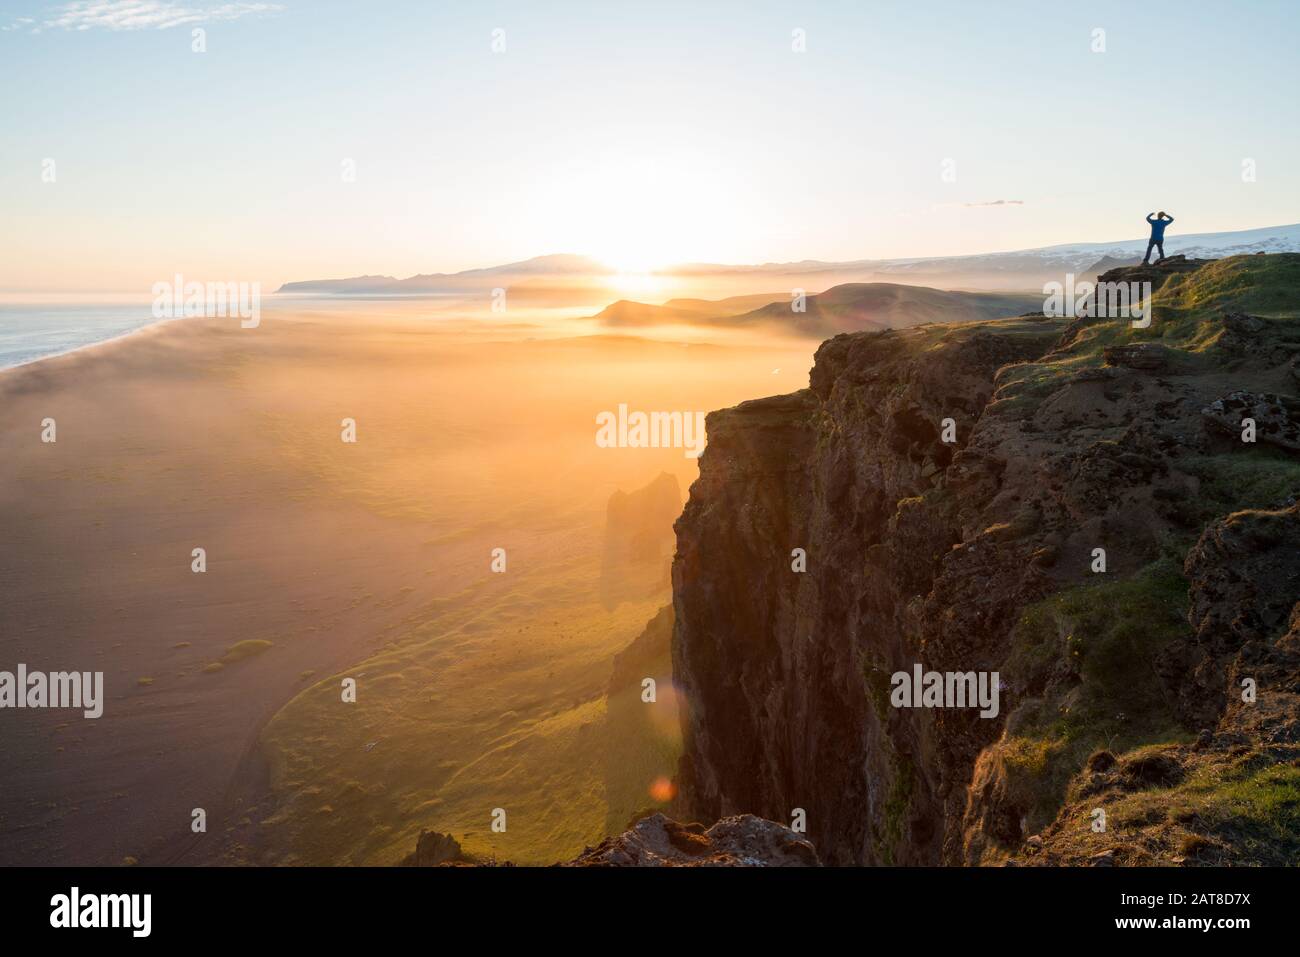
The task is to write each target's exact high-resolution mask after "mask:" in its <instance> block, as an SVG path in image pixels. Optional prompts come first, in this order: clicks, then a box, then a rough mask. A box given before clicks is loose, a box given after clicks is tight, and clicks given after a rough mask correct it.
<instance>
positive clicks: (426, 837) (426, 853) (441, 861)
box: [402, 830, 467, 867]
mask: <svg viewBox="0 0 1300 957" xmlns="http://www.w3.org/2000/svg"><path fill="white" fill-rule="evenodd" d="M466 862H467V861H466V858H465V856H464V854H462V853H461V849H460V842H459V841H457V840H456V839H455V838H454V837H452V836H451V835H450V834H439V833H438V832H436V831H424V830H422V831H420V837H419V839H418V840H417V841H416V842H415V853H414V854H410V855H408V856H407V858H406V859H405V860H404V861H402V866H403V867H440V866H443V865H446V864H456V863H466Z"/></svg>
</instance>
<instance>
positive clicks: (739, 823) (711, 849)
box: [565, 814, 821, 867]
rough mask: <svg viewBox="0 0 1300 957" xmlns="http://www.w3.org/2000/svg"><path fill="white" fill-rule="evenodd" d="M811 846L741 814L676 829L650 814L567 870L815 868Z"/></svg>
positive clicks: (792, 834)
mask: <svg viewBox="0 0 1300 957" xmlns="http://www.w3.org/2000/svg"><path fill="white" fill-rule="evenodd" d="M820 864H821V862H820V861H819V860H818V859H817V852H816V851H815V850H814V849H813V846H812V845H811V844H809V843H808V842H807V841H806V840H804V839H803V838H801V837H800V836H799V835H798V834H796V833H795V832H794V831H792V830H790V829H789V828H788V827H785V826H784V825H781V824H776V823H774V822H773V821H765V820H763V819H762V818H757V817H754V816H753V815H751V814H742V815H739V816H737V817H729V818H727V819H726V820H723V821H719V822H718V823H717V824H714V825H713V826H712V827H710V828H705V827H704V826H703V825H702V824H679V823H677V822H676V821H674V820H672V819H670V818H667V817H664V816H663V815H662V814H652V815H650V816H649V817H646V818H643V819H641V820H640V821H638V822H637V823H636V824H634V825H633V826H632V827H630V828H629V829H628V830H626V831H624V832H623V833H622V834H619V835H617V836H615V837H611V838H607V839H606V840H604V841H602V842H601V843H600V845H599V846H597V847H594V848H588V849H587V850H585V851H583V853H582V854H581V855H579V856H578V857H577V858H575V859H574V860H572V861H570V862H569V863H568V864H567V865H565V866H566V867H818V866H820Z"/></svg>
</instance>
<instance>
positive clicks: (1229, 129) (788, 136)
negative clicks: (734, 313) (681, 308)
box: [0, 0, 1300, 293]
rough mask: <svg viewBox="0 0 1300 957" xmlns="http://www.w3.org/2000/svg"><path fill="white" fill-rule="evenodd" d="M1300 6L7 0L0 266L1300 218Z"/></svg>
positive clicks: (1195, 226)
mask: <svg viewBox="0 0 1300 957" xmlns="http://www.w3.org/2000/svg"><path fill="white" fill-rule="evenodd" d="M195 29H200V30H203V31H204V36H203V40H204V41H205V47H206V49H205V51H204V52H196V51H195V50H194V49H193V47H194V44H195V39H194V36H193V33H192V31H193V30H195ZM1097 30H1102V31H1104V51H1100V52H1098V51H1095V50H1094V48H1095V47H1096V46H1098V35H1097V34H1096V32H1095V31H1097ZM494 31H501V32H500V33H494ZM795 31H803V32H802V37H803V38H804V43H803V47H804V49H803V50H802V52H800V51H798V50H796V49H795V48H796V46H798V44H797V42H796V34H795ZM1297 35H1300V4H1296V3H1294V2H1276V3H1274V2H1240V3H1231V4H1226V3H1222V2H1214V3H1200V2H1185V3H1182V4H1178V5H1176V6H1170V5H1168V4H1153V3H1146V4H1134V3H1131V2H1130V3H1089V2H1080V0H1073V2H1068V3H1065V2H1063V3H1048V2H1043V0H1038V2H1026V3H1018V2H1007V0H1003V2H998V3H970V2H925V0H909V2H876V3H866V2H844V3H839V2H822V3H810V2H805V3H791V2H783V3H776V2H743V3H742V2H736V3H728V2H713V3H708V4H704V3H700V2H689V3H677V2H672V0H656V2H652V3H640V2H633V0H620V2H617V3H603V2H602V3H597V2H591V3H567V2H547V3H541V2H528V3H504V2H487V0H477V2H472V3H471V2H463V3H462V2H441V3H429V2H404V0H371V2H366V3H356V2H336V0H279V2H275V3H271V2H265V3H263V2H231V0H215V2H207V0H178V2H166V0H90V2H75V3H67V2H36V0H30V2H29V0H0V292H26V291H40V292H69V293H71V292H83V293H84V292H91V291H132V290H147V289H148V288H149V287H150V286H151V284H152V283H154V282H155V281H158V280H160V279H167V278H170V277H171V276H172V275H174V274H175V273H177V272H181V273H183V274H184V275H185V276H186V278H187V279H191V278H192V279H206V280H220V281H232V280H241V281H259V282H262V283H263V284H264V285H268V286H270V287H271V288H274V287H275V286H278V285H279V284H280V283H281V282H286V281H293V280H302V279H313V278H326V277H341V276H352V275H361V274H383V275H395V276H408V275H412V274H415V273H421V272H426V273H427V272H450V271H455V270H459V269H465V268H473V267H478V266H486V265H494V264H498V263H504V262H510V261H515V260H520V259H526V258H529V257H531V256H536V255H543V254H548V253H560V252H567V253H580V254H586V255H591V256H593V257H595V258H597V259H601V260H603V261H605V262H608V263H610V264H612V265H615V266H618V267H622V268H626V269H644V268H653V267H658V266H662V265H665V264H668V263H673V262H687V261H705V262H725V263H750V262H769V261H789V260H800V259H824V260H848V259H862V258H897V257H911V256H939V255H945V256H946V255H961V254H966V253H977V252H987V251H994V250H1006V249H1019V248H1028V247H1034V246H1043V245H1051V244H1055V243H1067V242H1092V241H1098V242H1100V241H1110V240H1120V239H1129V238H1136V237H1138V236H1140V235H1142V234H1143V232H1144V231H1145V225H1144V224H1143V222H1142V219H1143V217H1145V215H1146V214H1147V213H1148V212H1150V211H1152V210H1155V209H1166V210H1168V211H1170V212H1171V213H1172V214H1173V215H1174V216H1175V217H1176V218H1177V220H1178V222H1177V228H1176V229H1171V235H1173V234H1174V233H1176V232H1178V231H1181V232H1211V231H1220V230H1231V229H1246V228H1253V227H1259V226H1269V225H1277V224H1282V223H1293V222H1298V221H1300V172H1298V171H1300V162H1298V160H1300V122H1297V119H1298V117H1297V112H1298V111H1297V107H1296V101H1295V90H1296V89H1300V52H1298V51H1297V47H1296V43H1295V40H1296V37H1297ZM494 39H495V41H496V46H497V49H495V50H494V48H493V46H494ZM502 41H504V48H503V49H502V48H501V46H502ZM51 161H52V165H51ZM1244 162H1249V163H1251V164H1253V169H1254V179H1253V181H1246V180H1244V179H1243V163H1244ZM349 164H350V165H349ZM349 169H351V170H353V171H354V175H353V176H352V177H351V178H350V179H349V177H348V176H347V175H346V174H347V171H348V170H349ZM51 173H52V175H51ZM51 179H52V180H53V181H49V180H51Z"/></svg>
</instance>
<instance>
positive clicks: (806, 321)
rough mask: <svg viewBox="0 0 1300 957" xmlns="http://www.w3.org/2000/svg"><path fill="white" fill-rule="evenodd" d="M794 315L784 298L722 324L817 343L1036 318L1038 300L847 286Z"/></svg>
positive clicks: (825, 294)
mask: <svg viewBox="0 0 1300 957" xmlns="http://www.w3.org/2000/svg"><path fill="white" fill-rule="evenodd" d="M805 307H806V311H805V312H795V311H793V309H792V308H791V302H790V300H789V298H787V299H786V300H785V301H783V302H773V303H769V304H767V305H765V306H763V307H761V308H759V309H755V310H753V311H752V312H747V313H744V314H743V315H739V316H734V317H732V318H730V319H727V320H724V322H723V324H725V325H731V326H745V325H769V324H770V325H778V326H785V327H790V328H794V329H797V330H799V331H800V332H803V333H805V334H808V335H815V336H817V337H819V338H825V337H827V336H833V335H836V334H837V333H841V332H856V331H860V330H868V329H910V328H911V327H912V326H918V325H920V324H922V323H925V322H972V321H976V320H980V319H1000V318H1005V317H1006V316H1016V315H1020V314H1022V313H1026V312H1035V313H1037V312H1040V311H1041V310H1042V308H1043V297H1042V296H1041V295H1027V296H1026V295H1019V296H1017V295H1010V294H1005V295H1002V294H995V293H986V292H945V291H944V290H942V289H930V288H928V287H926V286H904V285H899V284H897V283H886V282H869V283H846V284H844V285H841V286H834V287H832V288H830V289H828V290H826V291H825V292H822V293H817V294H815V295H810V296H808V297H807V298H806V302H805Z"/></svg>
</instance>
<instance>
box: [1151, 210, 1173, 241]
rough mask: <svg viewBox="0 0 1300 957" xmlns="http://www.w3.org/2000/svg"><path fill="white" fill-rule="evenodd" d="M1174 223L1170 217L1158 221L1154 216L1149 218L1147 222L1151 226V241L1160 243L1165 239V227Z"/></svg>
mask: <svg viewBox="0 0 1300 957" xmlns="http://www.w3.org/2000/svg"><path fill="white" fill-rule="evenodd" d="M1173 221H1174V218H1173V217H1172V216H1170V217H1169V218H1168V219H1156V218H1155V217H1154V216H1148V217H1147V222H1148V223H1150V224H1151V239H1152V240H1153V241H1155V242H1157V243H1158V242H1160V241H1161V240H1162V239H1164V238H1165V227H1166V226H1168V225H1169V224H1170V223H1172V222H1173Z"/></svg>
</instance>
